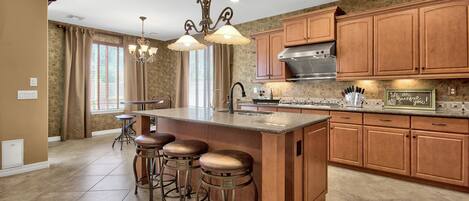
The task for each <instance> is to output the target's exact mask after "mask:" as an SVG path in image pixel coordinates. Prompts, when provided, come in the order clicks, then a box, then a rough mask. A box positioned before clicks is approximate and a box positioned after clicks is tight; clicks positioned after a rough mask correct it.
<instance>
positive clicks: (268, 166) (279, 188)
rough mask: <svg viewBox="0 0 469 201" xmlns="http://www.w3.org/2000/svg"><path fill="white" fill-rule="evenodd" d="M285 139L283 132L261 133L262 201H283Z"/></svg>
mask: <svg viewBox="0 0 469 201" xmlns="http://www.w3.org/2000/svg"><path fill="white" fill-rule="evenodd" d="M285 139H286V135H285V134H272V133H262V201H285V187H286V185H285V176H286V165H285V156H286V152H285V150H286V149H285V142H286V141H285ZM288 201H289V200H288Z"/></svg>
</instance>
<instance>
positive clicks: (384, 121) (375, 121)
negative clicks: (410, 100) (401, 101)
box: [363, 114, 410, 128]
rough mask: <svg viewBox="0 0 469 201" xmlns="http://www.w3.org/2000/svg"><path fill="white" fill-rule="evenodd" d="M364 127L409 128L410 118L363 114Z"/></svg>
mask: <svg viewBox="0 0 469 201" xmlns="http://www.w3.org/2000/svg"><path fill="white" fill-rule="evenodd" d="M363 121H364V124H365V125H370V126H385V127H395V128H410V116H404V115H390V114H364V116H363Z"/></svg>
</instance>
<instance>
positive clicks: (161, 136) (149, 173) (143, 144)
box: [133, 133, 176, 201]
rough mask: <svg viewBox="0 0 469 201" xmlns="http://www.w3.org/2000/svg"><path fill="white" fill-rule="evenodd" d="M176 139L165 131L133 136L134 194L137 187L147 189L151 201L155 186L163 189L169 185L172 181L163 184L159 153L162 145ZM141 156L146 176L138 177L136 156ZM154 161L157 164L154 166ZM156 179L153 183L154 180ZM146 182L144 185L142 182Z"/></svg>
mask: <svg viewBox="0 0 469 201" xmlns="http://www.w3.org/2000/svg"><path fill="white" fill-rule="evenodd" d="M175 139H176V137H174V135H171V134H166V133H157V134H150V135H140V136H138V137H137V138H135V143H136V144H137V149H136V154H135V157H134V161H133V170H134V176H135V192H134V193H135V194H137V190H138V188H139V187H140V188H144V189H149V191H150V201H153V190H154V189H156V188H161V189H163V188H164V187H165V186H168V185H171V184H172V182H171V181H169V183H168V184H166V185H163V182H165V181H163V179H164V178H163V177H164V174H163V173H162V163H161V154H160V151H161V150H162V148H163V146H164V145H166V144H168V143H171V142H173V141H174V140H175ZM139 157H140V158H142V160H145V164H146V177H143V178H140V179H139V178H138V176H137V158H139ZM156 161H157V162H158V166H156ZM156 167H157V168H158V170H159V173H156ZM155 180H156V181H157V183H156V184H154V181H155ZM145 182H148V185H147V186H146V185H145V184H144V183H145ZM160 184H161V185H160Z"/></svg>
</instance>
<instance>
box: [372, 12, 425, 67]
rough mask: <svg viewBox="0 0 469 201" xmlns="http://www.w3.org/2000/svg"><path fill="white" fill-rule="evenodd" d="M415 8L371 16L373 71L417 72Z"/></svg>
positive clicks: (416, 20)
mask: <svg viewBox="0 0 469 201" xmlns="http://www.w3.org/2000/svg"><path fill="white" fill-rule="evenodd" d="M418 47H419V44H418V9H412V10H406V11H399V12H393V13H388V14H383V15H377V16H374V74H375V75H410V74H418V73H419V63H418V62H419V60H418Z"/></svg>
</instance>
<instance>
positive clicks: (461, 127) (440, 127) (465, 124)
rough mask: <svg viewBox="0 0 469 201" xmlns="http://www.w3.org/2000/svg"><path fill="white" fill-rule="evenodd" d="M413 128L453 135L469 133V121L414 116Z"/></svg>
mask: <svg viewBox="0 0 469 201" xmlns="http://www.w3.org/2000/svg"><path fill="white" fill-rule="evenodd" d="M412 128H413V129H419V130H430V131H443V132H452V133H469V121H468V120H467V119H452V118H437V117H419V116H413V117H412Z"/></svg>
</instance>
